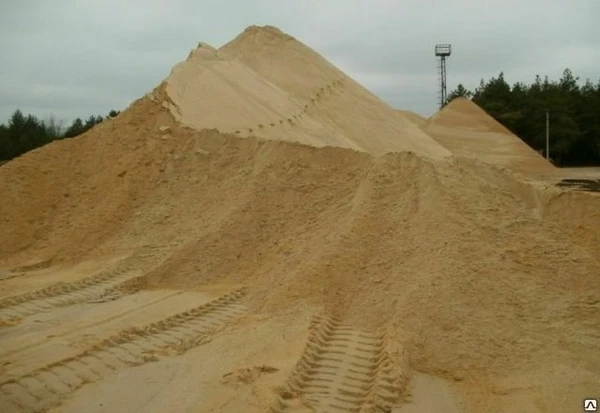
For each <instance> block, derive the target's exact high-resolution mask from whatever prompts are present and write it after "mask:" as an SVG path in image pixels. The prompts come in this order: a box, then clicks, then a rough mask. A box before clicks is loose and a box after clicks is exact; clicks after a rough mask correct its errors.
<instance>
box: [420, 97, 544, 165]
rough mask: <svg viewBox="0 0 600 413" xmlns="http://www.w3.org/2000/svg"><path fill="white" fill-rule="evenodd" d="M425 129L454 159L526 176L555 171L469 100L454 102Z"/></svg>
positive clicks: (441, 111)
mask: <svg viewBox="0 0 600 413" xmlns="http://www.w3.org/2000/svg"><path fill="white" fill-rule="evenodd" d="M422 128H423V130H424V131H426V132H427V134H429V135H430V136H432V137H433V138H434V139H435V140H436V141H437V142H438V143H440V144H441V145H442V146H444V147H445V148H447V149H448V150H450V152H452V154H454V155H455V156H464V157H467V158H471V159H478V160H480V161H483V162H487V163H491V164H494V165H499V166H504V167H507V168H510V169H511V170H513V171H515V172H519V173H523V174H525V175H537V176H540V175H549V174H552V173H553V172H555V168H554V167H553V166H552V164H550V163H549V162H548V161H546V160H545V159H544V158H543V157H542V156H541V155H540V154H538V153H537V152H535V151H534V150H533V149H531V148H530V147H529V146H528V145H527V144H526V143H525V142H523V141H522V140H521V139H520V138H519V137H517V136H515V135H514V134H513V133H512V132H510V131H509V130H508V129H506V128H505V127H504V126H502V125H501V124H500V123H498V122H497V121H496V120H495V119H494V118H492V117H491V116H490V115H488V114H487V113H486V112H485V111H484V110H483V109H481V108H480V107H479V106H477V105H476V104H475V103H474V102H472V101H471V100H469V99H467V98H457V99H454V100H453V101H452V102H450V103H449V104H448V105H447V106H445V107H444V108H442V110H440V111H439V112H438V113H436V114H435V115H433V116H432V117H431V118H429V119H428V121H427V123H426V124H425V125H422Z"/></svg>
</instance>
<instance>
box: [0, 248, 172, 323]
mask: <svg viewBox="0 0 600 413" xmlns="http://www.w3.org/2000/svg"><path fill="white" fill-rule="evenodd" d="M160 257H161V254H160V253H158V254H155V255H150V256H149V257H146V256H144V255H142V253H140V252H138V253H135V254H133V255H131V256H130V257H127V258H125V259H123V260H122V261H121V262H119V263H117V264H116V265H115V266H113V267H111V268H108V269H106V270H103V271H101V272H100V273H99V274H96V275H93V276H91V277H88V278H84V279H82V280H77V281H74V282H70V283H66V282H59V283H56V284H53V285H50V286H48V287H46V288H43V289H41V290H37V291H32V292H28V293H24V294H20V295H16V296H12V297H7V298H4V299H2V300H0V321H2V320H7V321H9V322H14V321H15V319H17V320H18V319H19V318H24V317H27V316H29V315H32V314H36V313H39V312H42V311H45V310H47V309H49V308H52V307H64V306H68V305H72V304H75V303H78V302H83V301H87V300H90V299H92V298H94V297H98V296H102V295H103V294H104V293H105V292H107V291H112V290H113V289H115V288H116V289H119V288H121V289H122V284H123V283H124V282H126V281H128V280H130V279H133V278H136V277H139V276H140V275H139V274H137V273H136V272H134V271H133V269H134V268H144V267H146V266H147V265H148V264H150V263H151V262H152V261H157V260H160V259H161V258H160ZM121 292H122V293H123V294H121V295H125V294H124V292H123V291H121ZM117 298H118V297H117ZM14 313H17V314H16V317H15V315H14Z"/></svg>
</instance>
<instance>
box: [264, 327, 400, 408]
mask: <svg viewBox="0 0 600 413" xmlns="http://www.w3.org/2000/svg"><path fill="white" fill-rule="evenodd" d="M310 328H311V332H310V335H309V338H308V344H307V346H306V348H305V350H304V354H303V355H302V357H301V358H300V360H299V361H298V363H297V364H296V366H295V368H294V370H293V372H292V375H291V377H290V378H289V379H288V381H287V383H286V385H285V389H284V391H282V392H281V393H280V394H279V396H278V397H277V399H276V400H275V403H274V404H273V405H272V406H271V412H273V413H287V412H292V411H298V409H300V410H302V408H304V409H306V408H307V407H308V408H309V409H311V411H314V412H318V413H325V412H327V413H333V412H356V413H366V412H384V411H390V409H391V407H392V406H393V405H395V404H397V403H398V402H399V401H400V396H401V392H400V387H399V386H398V384H397V381H396V379H395V376H394V374H393V370H392V365H391V362H390V359H389V357H388V354H387V352H386V350H385V348H386V343H385V337H384V335H383V334H379V333H375V332H368V331H361V330H357V329H354V328H352V327H351V326H349V325H346V324H343V323H341V322H340V321H339V320H337V319H334V318H321V317H319V318H316V319H315V320H314V321H313V323H312V324H311V327H310ZM302 411H304V410H302Z"/></svg>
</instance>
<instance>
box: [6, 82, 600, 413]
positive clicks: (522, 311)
mask: <svg viewBox="0 0 600 413" xmlns="http://www.w3.org/2000/svg"><path fill="white" fill-rule="evenodd" d="M162 93H163V92H162V91H161V90H160V89H158V90H156V91H155V92H154V94H153V95H152V96H154V98H155V99H156V100H158V102H160V100H161V96H163V95H162ZM158 102H154V101H153V100H151V99H149V98H144V99H141V100H139V101H138V102H136V103H135V104H134V105H132V107H131V108H130V109H129V110H128V111H126V112H124V113H123V114H121V115H120V116H119V117H117V118H116V119H114V120H110V121H106V122H104V123H102V124H101V125H99V126H97V127H95V128H94V129H93V130H92V131H90V132H89V133H87V134H86V135H84V136H82V137H81V138H78V139H73V140H66V141H62V142H57V143H53V144H51V145H49V146H48V147H45V148H43V149H42V150H38V151H34V152H32V153H29V154H26V155H25V156H23V157H21V158H19V159H17V160H15V161H13V162H10V163H9V164H7V165H5V166H3V167H2V169H0V193H2V194H3V196H4V197H5V202H3V203H2V204H0V217H2V218H1V219H2V227H3V232H2V234H1V235H0V268H4V269H14V268H21V269H27V268H33V267H35V266H39V267H57V268H60V267H61V266H62V268H67V267H68V266H69V265H72V264H75V263H79V262H83V261H86V260H99V259H108V258H111V257H112V258H115V257H118V256H121V255H130V254H134V253H136V252H139V251H146V250H147V249H149V248H150V249H152V248H154V250H156V251H158V250H160V254H161V257H162V258H161V260H158V261H156V262H155V263H154V264H152V265H150V266H147V267H140V268H143V270H144V273H145V275H144V277H143V278H142V279H136V280H135V288H136V289H140V288H143V289H151V290H152V289H186V290H191V289H199V288H206V287H210V286H214V285H243V286H244V287H245V296H244V305H245V306H246V307H247V308H248V309H249V310H248V311H249V312H250V313H251V314H254V316H255V317H257V318H260V319H268V318H269V317H275V316H277V317H280V316H284V315H287V316H293V315H294V314H297V313H304V312H305V311H306V310H307V309H314V310H315V311H317V310H318V311H321V312H323V313H325V314H328V315H329V316H331V317H333V319H340V320H344V323H347V325H352V326H354V327H355V328H357V329H363V330H364V331H374V330H377V331H380V330H381V331H387V337H388V341H389V342H393V343H397V344H398V345H401V346H403V347H404V348H405V349H406V353H407V354H408V358H409V363H410V366H411V368H412V369H415V370H418V371H421V372H424V373H427V374H431V375H435V376H438V377H441V378H445V379H448V380H450V381H452V382H453V383H455V384H454V387H455V389H456V390H457V391H458V392H459V393H460V394H461V396H464V397H465V399H464V400H465V404H466V406H465V411H482V410H483V411H507V410H511V408H514V406H521V407H522V411H535V410H528V408H527V406H529V405H530V404H531V405H536V406H539V407H537V409H538V411H557V412H558V411H566V410H565V409H566V408H567V406H569V408H570V406H571V403H572V400H573V399H575V400H578V399H579V398H580V397H585V396H589V395H590V394H594V393H593V392H594V391H595V390H597V389H596V388H595V387H594V386H595V385H596V384H597V383H598V382H599V378H600V376H599V373H598V371H600V363H599V361H598V357H597V354H598V353H599V351H600V348H599V347H600V345H599V344H598V343H599V342H600V341H599V340H598V337H599V334H600V329H599V325H600V324H599V318H598V314H599V312H598V309H599V307H598V301H597V299H596V298H595V295H594V293H593V292H594V288H595V285H596V282H597V274H599V273H600V262H599V260H598V257H600V249H599V245H600V242H598V241H599V240H598V233H599V227H598V223H599V222H600V219H598V218H599V216H598V214H599V212H598V211H599V210H600V209H599V205H600V197H598V196H597V195H594V194H581V193H578V194H575V193H566V192H563V191H561V190H559V189H557V188H547V189H544V188H541V187H534V186H532V185H529V184H524V183H522V182H520V181H518V180H517V179H516V178H515V177H514V176H513V175H512V174H510V173H509V172H507V171H503V170H500V169H497V168H494V167H490V166H489V165H485V164H483V163H479V162H477V161H474V160H469V159H464V158H456V159H450V160H447V161H438V162H434V161H431V160H428V159H425V158H422V157H420V156H417V155H415V154H413V153H409V152H404V153H395V154H387V155H384V156H372V155H369V154H366V153H361V152H355V151H352V150H349V149H342V148H314V147H309V146H303V145H300V144H294V143H288V142H281V141H274V140H270V141H262V140H258V139H256V138H246V139H241V138H237V137H235V136H232V135H225V134H221V133H219V132H217V131H210V130H204V131H199V132H198V131H193V130H190V129H185V128H182V127H180V126H178V125H176V124H175V123H174V121H173V120H172V118H171V116H170V115H169V114H168V111H167V110H166V109H164V108H163V107H162V106H161V105H160V104H159V103H158ZM117 132H118V133H117ZM140 257H141V255H140ZM140 259H141V258H140ZM138 262H141V261H134V263H133V264H131V265H132V266H134V267H135V266H136V265H138V264H136V263H138ZM140 265H141V264H140ZM32 266H33V267H32ZM102 282H104V281H102ZM340 325H342V326H344V325H346V324H340ZM339 328H342V327H339ZM344 328H346V327H344ZM363 330H361V331H363ZM365 334H367V333H365ZM369 334H370V333H369ZM369 337H371V338H370V339H369V340H372V341H373V343H375V344H373V346H375V347H374V348H376V346H377V340H378V338H377V337H378V336H376V335H373V336H369ZM377 374H379V373H377ZM490 406H494V407H493V408H492V407H490Z"/></svg>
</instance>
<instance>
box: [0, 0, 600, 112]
mask: <svg viewBox="0 0 600 413" xmlns="http://www.w3.org/2000/svg"><path fill="white" fill-rule="evenodd" d="M252 24H256V25H266V24H270V25H273V26H277V27H279V28H280V29H281V30H283V31H284V32H286V33H288V34H290V35H292V36H294V37H296V38H297V39H298V40H300V41H302V42H303V43H305V44H307V45H308V46H309V47H311V48H313V49H315V50H316V51H317V52H319V53H321V54H322V55H324V56H325V58H327V59H328V60H330V61H331V62H332V63H334V64H335V65H337V66H338V67H339V68H340V69H342V70H343V71H344V72H346V73H347V74H348V75H350V76H351V77H353V78H354V79H356V80H357V81H359V82H360V83H362V84H363V85H364V86H365V87H367V88H368V89H370V90H371V91H373V92H374V93H375V94H377V95H378V96H380V97H381V98H382V99H384V100H385V101H387V102H388V103H389V104H391V105H392V106H394V107H396V108H401V109H410V110H413V111H415V112H418V113H420V114H422V115H425V116H429V115H431V114H432V113H434V112H435V110H436V99H437V73H436V60H435V57H434V54H433V49H434V45H435V44H436V43H451V44H452V48H453V54H452V56H451V57H450V59H449V61H448V88H449V91H450V90H451V89H453V88H454V87H455V86H456V85H457V84H458V83H460V82H462V83H463V84H464V85H465V86H467V87H468V88H470V89H474V88H475V86H476V85H477V84H478V83H479V80H480V79H481V78H482V77H483V78H486V79H488V78H490V77H491V76H496V75H497V74H498V73H499V72H500V71H504V73H505V77H506V78H507V80H508V81H509V82H510V83H514V82H516V81H526V82H531V81H532V80H533V78H534V76H535V74H540V75H542V76H543V75H548V76H549V77H550V78H551V79H558V78H559V77H560V76H561V74H562V71H563V69H564V68H565V67H569V68H571V70H572V71H573V72H574V74H575V75H578V76H580V77H581V78H582V80H583V79H585V78H590V79H591V80H592V81H594V82H597V81H598V80H599V79H600V0H573V1H567V0H560V1H558V0H527V1H525V0H519V1H513V0H503V1H484V0H453V1H450V0H447V1H434V0H360V1H359V0H296V1H292V0H228V1H227V0H218V1H215V0H127V1H123V0H103V1H99V0H96V1H92V0H60V1H59V0H54V1H51V0H0V51H1V52H2V54H1V56H2V63H1V64H0V122H3V121H5V120H6V119H7V118H8V117H9V116H10V114H11V113H12V112H13V111H14V110H15V109H16V108H20V109H21V110H23V112H25V113H33V114H35V115H37V116H38V117H40V118H44V117H46V116H48V115H50V114H54V115H55V116H57V117H58V118H59V119H65V120H69V121H70V120H71V119H73V118H75V117H78V116H80V117H87V116H88V115H90V114H106V113H107V112H108V111H109V110H110V109H112V108H116V109H124V108H126V107H127V106H128V105H129V104H130V103H131V102H132V101H133V100H135V99H137V98H139V97H140V96H142V95H143V94H144V93H146V92H149V91H151V90H152V89H153V88H154V87H155V86H156V85H158V84H159V83H160V81H161V80H163V79H164V78H165V77H166V76H168V74H169V72H170V70H171V67H173V66H174V65H175V64H176V63H178V62H180V61H182V60H184V59H185V58H186V57H187V54H188V53H189V51H190V50H191V49H192V48H194V47H195V46H196V45H197V43H198V41H204V42H206V43H209V44H211V45H212V46H214V47H220V46H221V45H223V44H225V43H227V42H228V41H229V40H231V39H233V38H234V37H235V36H236V35H237V34H239V33H240V32H241V31H243V30H244V28H246V27H247V26H249V25H252Z"/></svg>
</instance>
